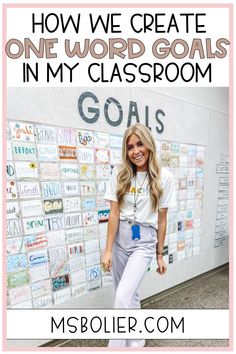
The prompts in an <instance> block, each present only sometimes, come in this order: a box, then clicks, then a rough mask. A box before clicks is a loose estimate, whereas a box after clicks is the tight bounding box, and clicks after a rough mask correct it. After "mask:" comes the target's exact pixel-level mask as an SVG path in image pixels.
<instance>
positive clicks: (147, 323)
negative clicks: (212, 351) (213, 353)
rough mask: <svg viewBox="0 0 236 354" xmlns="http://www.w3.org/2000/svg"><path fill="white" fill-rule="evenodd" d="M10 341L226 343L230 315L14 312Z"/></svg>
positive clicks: (203, 312) (208, 312) (9, 324)
mask: <svg viewBox="0 0 236 354" xmlns="http://www.w3.org/2000/svg"><path fill="white" fill-rule="evenodd" d="M32 324H33V325H32ZM36 324H37V325H36ZM39 329H40V330H39ZM7 338H8V339H26V338H27V339H59V338H60V339H110V338H114V339H125V338H126V339H137V338H144V339H155V338H160V339H227V338H229V311H228V310H199V309H196V310H153V309H150V310H128V309H127V310H126V309H122V310H113V309H112V310H111V309H110V310H98V309H93V310H87V309H83V310H75V309H73V310H63V309H57V310H56V309H54V310H51V309H44V310H43V309H41V310H40V311H38V310H18V309H17V310H16V309H15V310H8V311H7Z"/></svg>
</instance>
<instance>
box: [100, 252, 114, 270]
mask: <svg viewBox="0 0 236 354" xmlns="http://www.w3.org/2000/svg"><path fill="white" fill-rule="evenodd" d="M111 264H112V252H111V251H105V252H104V254H103V256H102V268H103V270H105V271H108V272H110V270H111Z"/></svg>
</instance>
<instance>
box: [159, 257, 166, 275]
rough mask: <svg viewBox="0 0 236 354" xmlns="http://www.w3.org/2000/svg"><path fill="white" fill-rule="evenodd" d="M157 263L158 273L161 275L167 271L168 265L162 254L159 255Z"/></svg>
mask: <svg viewBox="0 0 236 354" xmlns="http://www.w3.org/2000/svg"><path fill="white" fill-rule="evenodd" d="M157 264H158V268H157V270H156V271H157V273H160V274H161V275H163V274H165V273H166V270H167V266H166V264H165V262H164V260H163V257H162V255H157Z"/></svg>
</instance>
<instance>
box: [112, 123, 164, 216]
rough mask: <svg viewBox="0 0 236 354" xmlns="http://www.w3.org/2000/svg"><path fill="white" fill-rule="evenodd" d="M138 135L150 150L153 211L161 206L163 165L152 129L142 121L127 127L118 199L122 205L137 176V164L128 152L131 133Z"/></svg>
mask: <svg viewBox="0 0 236 354" xmlns="http://www.w3.org/2000/svg"><path fill="white" fill-rule="evenodd" d="M133 134H135V135H137V136H138V137H139V139H140V140H141V142H142V144H144V145H145V146H146V147H147V148H148V150H149V159H148V171H147V173H148V179H149V193H150V197H151V205H152V211H157V210H158V208H159V200H160V197H161V195H162V193H163V188H162V185H161V181H160V173H161V167H160V165H159V163H158V160H157V152H156V144H155V141H154V139H153V136H152V134H151V132H150V130H149V129H148V128H147V127H146V126H144V125H143V124H141V123H136V124H134V125H132V126H131V127H129V128H128V129H126V131H125V133H124V137H123V143H122V165H121V166H120V169H119V173H118V176H117V182H118V184H117V193H116V195H117V200H118V204H119V205H120V206H122V205H123V202H124V194H125V193H127V191H128V190H129V189H130V187H131V179H132V177H134V176H136V174H137V171H136V166H135V165H134V164H133V163H132V162H131V161H130V160H129V158H128V154H127V141H128V139H129V137H130V136H131V135H133Z"/></svg>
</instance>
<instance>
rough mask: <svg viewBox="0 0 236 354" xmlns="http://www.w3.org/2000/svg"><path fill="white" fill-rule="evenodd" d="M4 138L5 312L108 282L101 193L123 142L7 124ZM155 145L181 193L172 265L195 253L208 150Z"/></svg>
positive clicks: (169, 257) (172, 225)
mask: <svg viewBox="0 0 236 354" xmlns="http://www.w3.org/2000/svg"><path fill="white" fill-rule="evenodd" d="M7 138H8V139H7V287H8V295H9V296H8V299H9V307H12V308H19V307H21V308H32V307H33V308H40V307H51V306H53V305H58V304H60V303H63V302H66V301H69V300H70V299H71V298H74V297H78V296H80V295H84V294H86V293H87V292H90V291H92V290H94V289H97V288H99V287H102V286H107V285H109V284H111V277H110V274H108V273H103V271H102V269H101V265H100V263H101V254H102V252H103V250H104V247H105V242H106V230H107V220H108V216H109V207H110V206H109V202H107V201H105V200H104V199H103V195H104V193H105V190H106V188H107V183H108V181H109V178H110V175H111V171H112V168H113V166H114V165H117V164H119V163H120V161H121V144H122V137H121V136H118V135H111V134H107V133H102V132H96V131H90V130H81V129H75V128H68V127H67V128H66V127H55V126H52V125H42V124H37V123H31V122H23V121H18V122H16V121H9V122H8V130H7ZM157 148H158V155H159V156H160V159H161V162H162V165H164V166H166V167H167V168H169V169H171V170H172V171H173V173H174V175H175V177H176V188H177V191H178V206H177V207H176V208H175V209H171V210H170V211H169V215H168V229H167V237H166V244H165V259H166V261H167V262H168V263H173V262H175V261H180V260H183V259H185V258H188V257H191V256H193V255H196V254H199V252H200V235H201V215H202V201H203V187H204V160H205V148H204V147H203V146H197V145H190V144H180V143H174V142H167V141H157ZM152 267H153V268H154V267H155V264H154V262H153V264H152Z"/></svg>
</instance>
